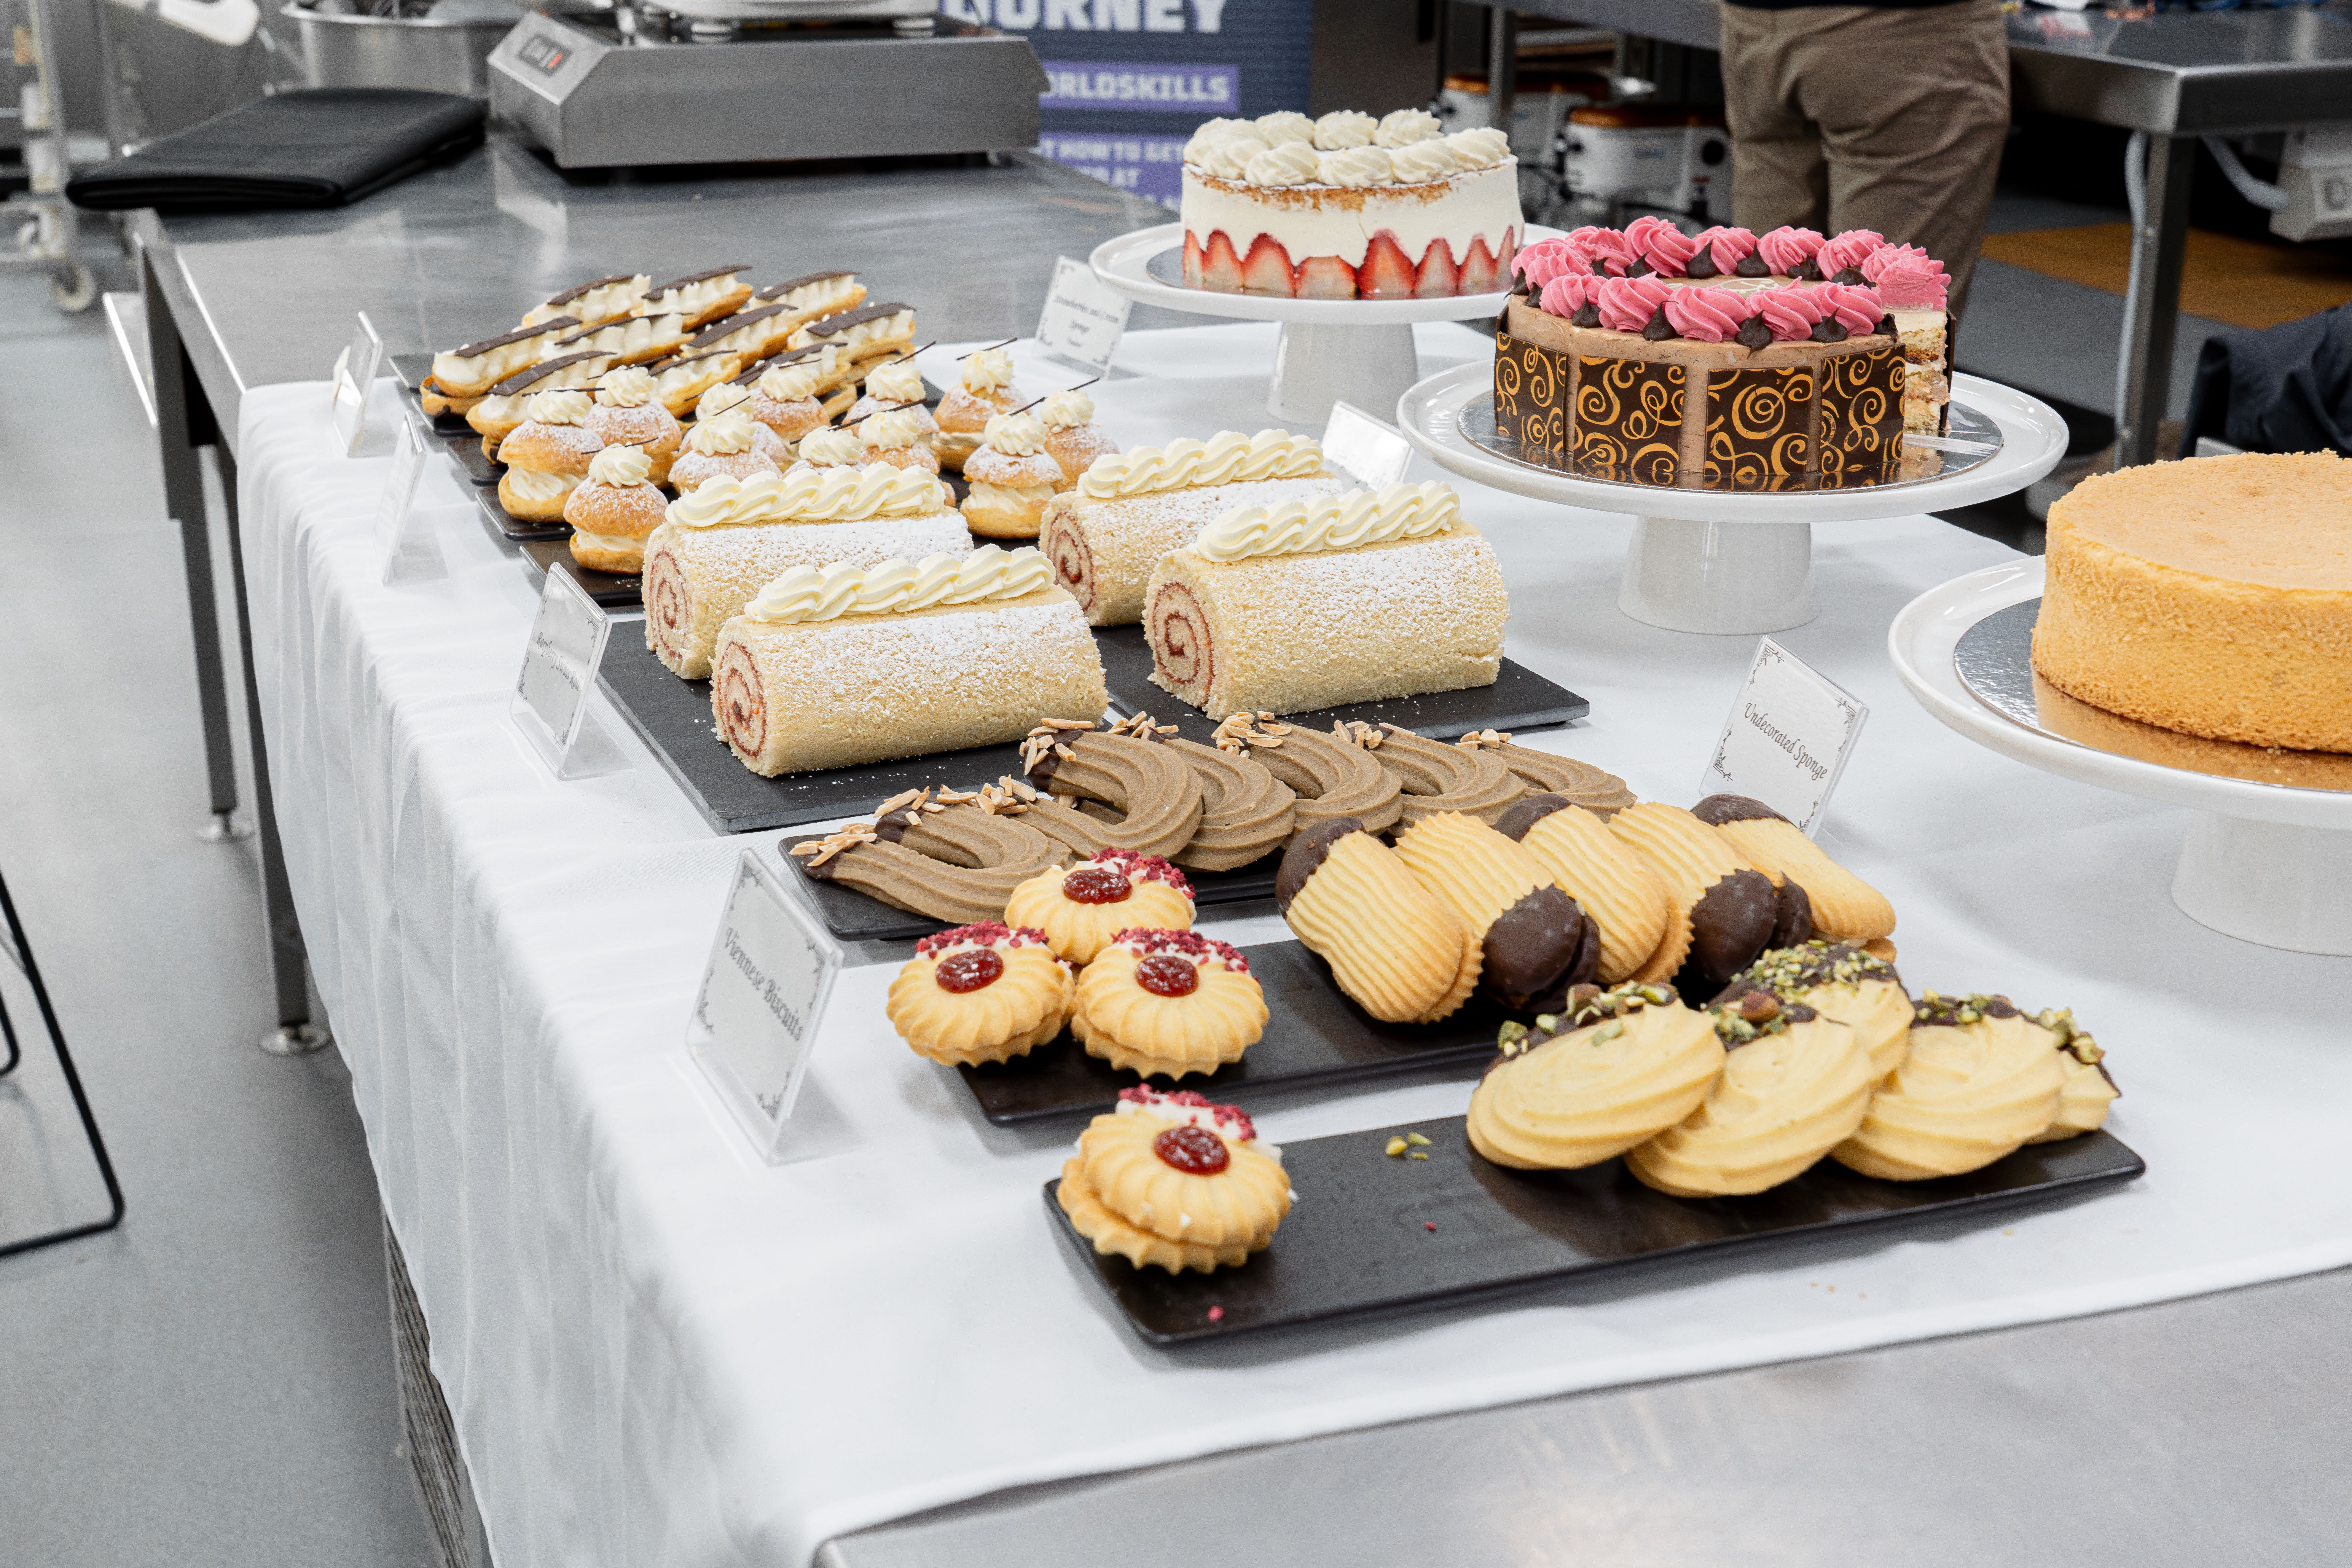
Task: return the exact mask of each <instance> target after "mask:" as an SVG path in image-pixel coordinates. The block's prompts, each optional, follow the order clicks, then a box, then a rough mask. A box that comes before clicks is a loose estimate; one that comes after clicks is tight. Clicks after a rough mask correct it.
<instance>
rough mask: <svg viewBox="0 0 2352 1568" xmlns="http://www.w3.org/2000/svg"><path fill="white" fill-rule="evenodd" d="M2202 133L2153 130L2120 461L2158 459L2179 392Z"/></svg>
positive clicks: (2138, 237) (2135, 266) (2130, 316)
mask: <svg viewBox="0 0 2352 1568" xmlns="http://www.w3.org/2000/svg"><path fill="white" fill-rule="evenodd" d="M2196 169H2197V138H2196V137H2194V136H2167V135H2163V134H2161V133H2160V132H2149V133H2148V135H2147V199H2146V200H2145V201H2144V202H2143V203H2142V204H2141V213H2140V217H2139V222H2138V225H2137V226H2136V227H2135V228H2134V229H2133V230H2132V259H2131V282H2130V285H2129V288H2128V289H2127V291H2126V293H2125V295H2124V345H2125V347H2124V353H2125V363H2124V372H2123V376H2122V389H2121V390H2122V396H2123V406H2122V407H2120V408H2118V409H2116V467H2117V468H2128V467H2130V466H2131V465H2133V464H2135V463H2152V462H2154V461H2156V458H2157V447H2156V439H2157V432H2158V426H2160V425H2162V424H2163V422H2164V407H2165V404H2166V401H2167V400H2168V398H2169V397H2170V395H2171V393H2172V342H2173V337H2174V335H2175V333H2176V332H2177V331H2179V325H2180V272H2181V263H2182V259H2183V258H2184V257H2185V255H2186V254H2187V249H2188V243H2189V176H2190V175H2191V174H2194V173H2195V172H2196Z"/></svg>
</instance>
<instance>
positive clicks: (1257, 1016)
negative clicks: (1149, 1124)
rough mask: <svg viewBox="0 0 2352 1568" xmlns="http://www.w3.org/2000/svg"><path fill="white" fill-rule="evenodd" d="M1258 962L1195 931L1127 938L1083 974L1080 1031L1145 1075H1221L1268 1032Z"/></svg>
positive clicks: (1120, 1064)
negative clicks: (1253, 965)
mask: <svg viewBox="0 0 2352 1568" xmlns="http://www.w3.org/2000/svg"><path fill="white" fill-rule="evenodd" d="M1265 1020H1266V1010H1265V993H1264V992H1263V991H1261V990H1260V989H1259V988H1258V983H1257V980H1256V978H1255V976H1254V975H1252V974H1251V973H1250V972H1249V960H1247V959H1245V958H1244V957H1243V956H1242V955H1241V954H1240V953H1239V952H1235V951H1234V949H1233V948H1231V947H1228V946H1227V945H1225V944H1224V943H1223V942H1217V941H1214V940H1213V939H1211V938H1209V937H1205V936H1202V935H1201V934H1200V933H1199V932H1198V931H1121V932H1119V933H1118V940H1117V941H1115V942H1112V943H1111V944H1110V945H1109V946H1108V947H1106V948H1104V949H1103V950H1102V951H1101V952H1097V953H1096V954H1095V957H1094V962H1093V963H1089V964H1087V967H1086V970H1085V972H1084V973H1081V974H1080V975H1079V976H1078V1002H1077V1011H1076V1012H1075V1013H1073V1014H1072V1015H1071V1016H1070V1034H1071V1036H1072V1037H1074V1038H1076V1039H1077V1040H1079V1041H1080V1042H1082V1043H1083V1044H1084V1045H1085V1046H1086V1047H1087V1052H1088V1053H1089V1054H1090V1055H1093V1056H1097V1057H1100V1058H1103V1059H1104V1060H1105V1061H1107V1062H1108V1063H1110V1065H1111V1066H1113V1067H1115V1068H1128V1069H1130V1070H1132V1071H1135V1072H1139V1073H1142V1074H1143V1075H1144V1076H1146V1077H1147V1078H1148V1077H1151V1076H1154V1075H1158V1076H1160V1077H1165V1078H1175V1079H1181V1078H1182V1077H1183V1076H1184V1075H1185V1074H1186V1073H1188V1072H1197V1073H1213V1072H1214V1071H1216V1070H1217V1069H1218V1068H1221V1067H1223V1065H1224V1064H1225V1063H1227V1062H1237V1061H1239V1060H1241V1058H1242V1053H1243V1052H1244V1051H1245V1050H1247V1049H1248V1048H1249V1047H1251V1046H1253V1045H1255V1044H1256V1043H1257V1039H1258V1037H1259V1036H1260V1035H1263V1034H1264V1033H1265Z"/></svg>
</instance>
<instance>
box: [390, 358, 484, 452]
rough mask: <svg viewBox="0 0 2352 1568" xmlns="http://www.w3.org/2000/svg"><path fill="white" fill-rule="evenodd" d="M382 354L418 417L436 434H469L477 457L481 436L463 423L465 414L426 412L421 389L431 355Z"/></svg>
mask: <svg viewBox="0 0 2352 1568" xmlns="http://www.w3.org/2000/svg"><path fill="white" fill-rule="evenodd" d="M385 357H386V359H387V360H389V361H390V363H391V364H392V374H393V378H394V380H396V381H398V382H399V383H400V390H401V391H402V392H403V393H404V395H406V396H407V398H408V401H409V402H410V403H411V404H413V405H415V408H416V413H417V416H418V417H419V418H421V419H423V420H424V421H425V425H426V426H428V427H429V428H430V429H431V430H432V431H433V433H434V434H435V435H436V436H450V437H457V436H464V437H471V438H472V439H473V441H474V442H475V443H476V446H475V448H474V452H475V456H477V457H479V456H480V455H481V447H480V445H479V443H480V441H481V437H480V436H478V435H477V434H476V433H475V430H474V427H473V426H470V425H468V424H467V423H466V416H464V415H462V414H427V413H425V400H424V397H423V395H422V394H421V390H420V389H421V388H422V387H423V386H424V384H425V377H426V376H428V375H431V374H433V356H432V355H431V354H429V353H423V354H388V355H386V356H385Z"/></svg>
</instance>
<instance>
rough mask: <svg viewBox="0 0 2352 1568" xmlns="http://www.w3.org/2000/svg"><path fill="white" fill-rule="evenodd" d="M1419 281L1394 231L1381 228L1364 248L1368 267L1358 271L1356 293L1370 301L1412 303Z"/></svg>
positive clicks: (1365, 265) (1357, 269) (1363, 266)
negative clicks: (1407, 301) (1414, 287)
mask: <svg viewBox="0 0 2352 1568" xmlns="http://www.w3.org/2000/svg"><path fill="white" fill-rule="evenodd" d="M1416 281H1417V279H1416V277H1415V274H1414V270H1413V265H1412V262H1410V261H1408V260H1406V259H1405V255H1404V250H1403V247H1401V246H1399V245H1398V244H1397V237H1396V235H1395V233H1394V232H1393V231H1392V230H1390V229H1385V228H1384V229H1381V230H1380V231H1379V232H1378V233H1376V234H1374V235H1373V236H1372V242H1371V244H1370V245H1369V246H1367V247H1365V248H1364V264H1363V265H1362V266H1361V267H1359V268H1356V292H1357V293H1359V294H1360V295H1362V296H1363V297H1364V298H1365V299H1367V300H1410V299H1412V291H1413V286H1414V284H1415V282H1416Z"/></svg>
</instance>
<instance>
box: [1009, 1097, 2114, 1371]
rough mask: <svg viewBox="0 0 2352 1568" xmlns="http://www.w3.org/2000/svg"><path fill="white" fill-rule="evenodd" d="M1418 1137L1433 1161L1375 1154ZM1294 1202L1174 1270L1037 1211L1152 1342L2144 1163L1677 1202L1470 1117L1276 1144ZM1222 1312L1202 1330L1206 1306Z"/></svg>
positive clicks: (2055, 1183) (1876, 1224)
mask: <svg viewBox="0 0 2352 1568" xmlns="http://www.w3.org/2000/svg"><path fill="white" fill-rule="evenodd" d="M1405 1132H1419V1133H1421V1134H1422V1135H1423V1136H1424V1137H1426V1138H1427V1139H1429V1140H1430V1146H1429V1149H1428V1151H1427V1152H1428V1154H1429V1156H1430V1157H1429V1158H1428V1159H1426V1160H1412V1159H1406V1158H1403V1157H1401V1156H1391V1155H1389V1154H1386V1153H1384V1152H1382V1151H1383V1150H1384V1149H1385V1148H1386V1147H1387V1145H1388V1142H1389V1140H1390V1139H1391V1137H1394V1136H1397V1135H1398V1134H1401V1133H1405ZM1282 1163H1283V1165H1284V1167H1285V1168H1286V1170H1287V1171H1288V1172H1289V1174H1290V1181H1291V1186H1292V1188H1293V1190H1295V1191H1296V1192H1297V1194H1298V1201H1297V1203H1296V1204H1294V1205H1292V1206H1291V1210H1290V1214H1289V1216H1288V1217H1287V1218H1286V1219H1285V1220H1284V1221H1283V1222H1282V1227H1281V1228H1280V1229H1279V1230H1277V1231H1276V1232H1275V1237H1274V1245H1273V1246H1271V1247H1268V1248H1267V1249H1266V1250H1265V1251H1264V1252H1261V1253H1259V1254H1258V1255H1257V1256H1255V1258H1251V1259H1250V1260H1249V1261H1248V1262H1247V1263H1245V1264H1243V1265H1242V1266H1241V1267H1240V1268H1220V1269H1218V1270H1216V1271H1215V1272H1214V1273H1213V1274H1199V1273H1186V1274H1182V1275H1171V1274H1169V1273H1168V1272H1166V1271H1165V1270H1164V1269H1160V1268H1136V1267H1135V1266H1134V1265H1132V1264H1130V1263H1129V1262H1128V1261H1127V1260H1126V1259H1125V1258H1111V1257H1105V1256H1103V1255H1102V1254H1100V1253H1097V1252H1096V1251H1095V1249H1094V1244H1093V1243H1092V1242H1089V1241H1087V1239H1086V1238H1085V1237H1082V1236H1080V1235H1078V1234H1077V1232H1076V1231H1075V1230H1073V1229H1072V1228H1071V1227H1070V1223H1069V1219H1068V1216H1066V1215H1064V1214H1063V1213H1062V1209H1061V1205H1059V1204H1058V1203H1056V1202H1055V1198H1054V1194H1055V1188H1057V1187H1058V1186H1059V1185H1060V1182H1059V1181H1058V1180H1056V1181H1053V1182H1048V1183H1046V1184H1045V1208H1046V1211H1047V1212H1048V1213H1050V1214H1051V1215H1053V1216H1054V1223H1055V1227H1056V1228H1057V1229H1058V1230H1059V1231H1060V1232H1061V1234H1062V1236H1063V1237H1064V1239H1066V1241H1068V1242H1069V1243H1070V1245H1071V1246H1072V1247H1075V1248H1076V1250H1077V1252H1078V1254H1079V1256H1080V1257H1081V1258H1083V1259H1084V1260H1085V1262H1086V1263H1087V1265H1088V1266H1090V1267H1091V1268H1092V1270H1093V1272H1094V1274H1095V1276H1096V1277H1097V1279H1100V1280H1101V1282H1102V1287H1103V1289H1104V1290H1105V1291H1107V1292H1108V1294H1109V1296H1110V1299H1111V1300H1112V1301H1113V1302H1114V1303H1116V1304H1117V1306H1118V1310H1120V1311H1121V1312H1123V1313H1125V1314H1126V1316H1127V1321H1128V1324H1129V1327H1131V1328H1133V1329H1134V1330H1135V1331H1136V1332H1137V1333H1138V1334H1139V1335H1140V1336H1141V1337H1142V1338H1143V1339H1144V1340H1145V1341H1147V1342H1150V1343H1151V1344H1155V1345H1176V1344H1183V1343H1185V1342H1191V1341H1197V1340H1211V1339H1229V1338H1231V1337H1232V1336H1234V1334H1239V1333H1249V1332H1253V1331H1263V1330H1267V1329H1277V1328H1290V1327H1297V1326H1299V1325H1302V1324H1308V1323H1328V1322H1331V1321H1336V1320H1339V1319H1342V1318H1351V1317H1358V1316H1363V1315H1368V1314H1373V1313H1387V1312H1400V1311H1405V1310H1412V1309H1413V1308H1417V1307H1451V1306H1456V1305H1460V1304H1463V1303H1465V1302H1469V1301H1475V1300H1479V1299H1481V1298H1484V1297H1487V1296H1492V1295H1495V1294H1497V1293H1499V1292H1502V1291H1507V1290H1513V1289H1526V1288H1528V1287H1531V1286H1537V1285H1551V1284H1559V1283H1563V1282H1569V1281H1580V1280H1584V1279H1595V1278H1598V1277H1600V1276H1602V1275H1607V1274H1615V1273H1617V1272H1620V1271H1622V1270H1626V1269H1632V1268H1642V1267H1644V1266H1652V1265H1657V1264H1664V1263H1680V1262H1685V1261H1687V1260H1689V1259H1693V1258H1712V1257H1716V1256H1719V1255H1722V1254H1726V1253H1730V1252H1734V1251H1738V1250H1745V1249H1748V1248H1753V1247H1761V1246H1765V1245H1769V1244H1771V1243H1776V1242H1788V1241H1800V1240H1808V1239H1811V1238H1815V1237H1830V1236H1835V1237H1843V1236H1852V1235H1856V1234H1861V1233H1874V1234H1884V1233H1885V1232H1887V1231H1889V1230H1893V1229H1895V1228H1898V1227H1901V1226H1908V1225H1912V1224H1916V1223H1917V1222H1920V1221H1923V1220H1931V1219H1948V1218H1955V1217H1962V1216H1968V1217H1973V1216H1975V1215H1981V1214H1984V1213H1987V1212H1989V1211H1992V1210H1997V1209H2003V1208H2009V1207H2013V1206H2017V1205H2023V1204H2029V1203H2034V1202H2038V1201H2041V1200H2044V1199H2049V1198H2056V1197H2070V1196H2073V1195H2074V1194H2079V1193H2083V1192H2085V1191H2091V1190H2095V1189H2096V1188H2099V1187H2103V1186H2106V1185H2110V1184H2115V1183H2118V1182H2127V1181H2131V1180H2133V1179H2135V1178H2137V1177H2138V1176H2140V1175H2142V1174H2145V1173H2146V1172H2147V1164H2146V1163H2145V1162H2143V1161H2142V1160H2141V1159H2140V1157H2139V1156H2138V1155H2137V1154H2135V1153H2133V1152H2132V1151H2131V1150H2130V1149H2128V1148H2126V1146H2125V1145H2124V1144H2123V1143H2122V1142H2119V1141H2118V1140H2117V1139H2116V1138H2115V1137H2113V1136H2112V1135H2110V1134H2108V1133H2105V1132H2091V1133H2085V1134H2084V1135H2083V1136H2082V1137H2079V1138H2070V1139H2067V1140H2066V1141H2065V1142H2061V1143H2036V1144H2029V1145H2027V1146H2026V1147H2025V1148H2022V1149H2020V1150H2019V1151H2018V1152H2016V1153H2014V1154H2011V1155H2010V1156H2009V1157H2008V1158H2007V1159H2005V1160H2000V1161H1996V1162H1995V1163H1992V1164H1990V1165H1988V1166H1986V1167H1985V1168H1984V1169H1983V1170H1981V1171H1975V1172H1971V1173H1969V1174H1968V1175H1965V1176H1946V1177H1943V1178H1940V1179H1938V1180H1936V1181H1931V1182H1881V1181H1875V1180H1873V1179H1872V1178H1870V1177H1868V1176H1858V1175H1856V1174H1854V1173H1853V1172H1851V1171H1849V1170H1847V1169H1846V1168H1845V1167H1843V1165H1840V1164H1838V1163H1835V1162H1834V1161H1830V1160H1823V1161H1822V1163H1820V1164H1818V1165H1816V1166H1814V1167H1813V1168H1812V1169H1811V1170H1810V1171H1808V1172H1806V1173H1804V1174H1803V1175H1801V1176H1800V1177H1798V1178H1797V1179H1796V1180H1795V1181H1792V1182H1789V1183H1786V1184H1782V1185H1781V1186H1779V1187H1776V1188H1774V1189H1773V1190H1772V1191H1770V1192H1769V1193H1759V1194H1757V1195H1756V1196H1754V1197H1748V1198H1702V1199H1688V1198H1670V1197H1668V1196H1666V1195H1665V1194H1663V1193H1657V1192H1653V1191H1651V1190H1650V1189H1649V1188H1648V1187H1645V1186H1643V1184H1641V1183H1640V1182H1639V1181H1637V1180H1635V1179H1634V1177H1633V1173H1632V1172H1630V1171H1628V1170H1627V1169H1626V1168H1625V1163H1624V1162H1623V1161H1622V1160H1611V1161H1609V1162H1608V1163H1605V1164H1601V1165H1595V1166H1593V1167H1591V1169H1589V1170H1583V1171H1541V1172H1538V1171H1513V1170H1507V1169H1506V1168H1504V1167H1503V1166H1500V1165H1496V1164H1493V1163H1489V1162H1488V1161H1486V1159H1484V1158H1482V1157H1481V1156H1480V1155H1479V1154H1478V1152H1477V1151H1475V1150H1474V1149H1472V1148H1471V1147H1470V1141H1469V1137H1468V1134H1467V1133H1466V1132H1465V1131H1464V1127H1463V1120H1462V1118H1461V1117H1458V1116H1449V1117H1444V1118H1443V1119H1441V1120H1438V1121H1421V1122H1414V1123H1411V1124H1409V1125H1405V1126H1398V1127H1383V1128H1381V1129H1379V1130H1377V1131H1370V1132H1351V1133H1348V1134H1346V1135H1344V1136H1341V1137H1337V1138H1312V1139H1307V1140H1306V1141H1304V1142H1297V1143H1286V1144H1285V1145H1284V1146H1283V1151H1282ZM1212 1307H1215V1308H1221V1309H1223V1310H1222V1314H1221V1316H1220V1317H1219V1319H1218V1320H1217V1321H1214V1322H1212V1321H1210V1318H1209V1310H1210V1309H1211V1308H1212Z"/></svg>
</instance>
